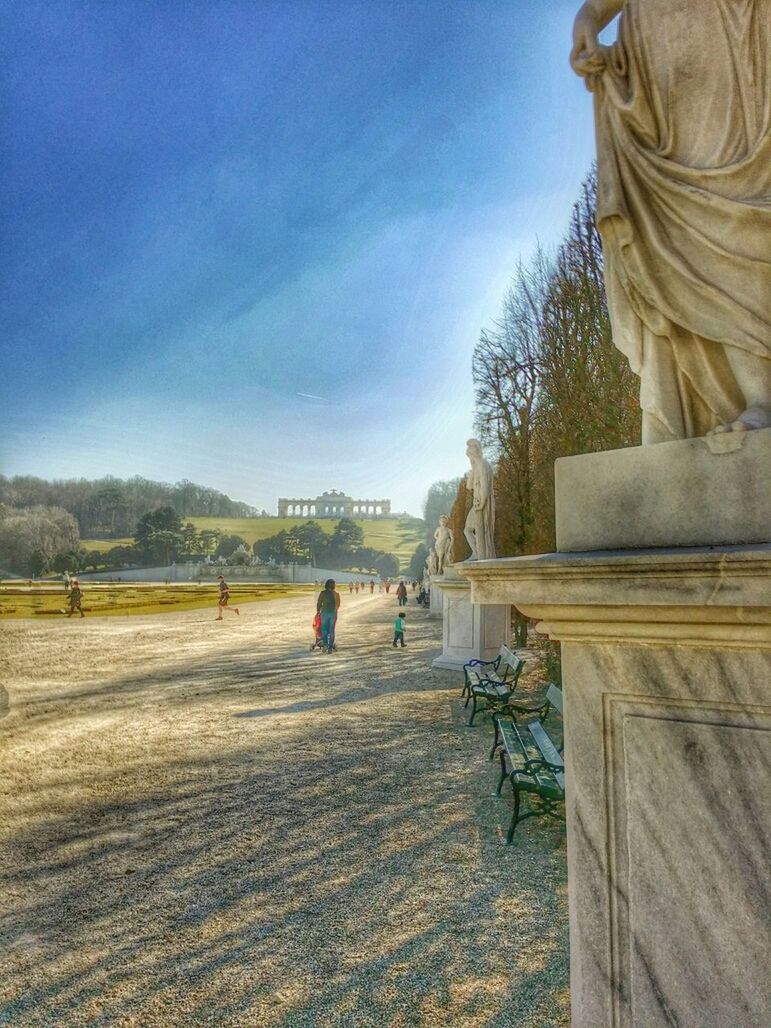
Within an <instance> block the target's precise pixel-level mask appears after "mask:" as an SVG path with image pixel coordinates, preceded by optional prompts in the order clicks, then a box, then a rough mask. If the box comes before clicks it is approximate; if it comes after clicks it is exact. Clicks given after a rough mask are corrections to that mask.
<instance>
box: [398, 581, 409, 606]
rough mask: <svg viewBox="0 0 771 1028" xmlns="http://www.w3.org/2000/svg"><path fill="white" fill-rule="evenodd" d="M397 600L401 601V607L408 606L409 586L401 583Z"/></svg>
mask: <svg viewBox="0 0 771 1028" xmlns="http://www.w3.org/2000/svg"><path fill="white" fill-rule="evenodd" d="M396 598H397V599H398V601H399V606H400V607H406V606H407V586H406V585H405V584H404V582H399V584H398V586H397V587H396Z"/></svg>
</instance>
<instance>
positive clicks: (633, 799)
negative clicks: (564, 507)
mask: <svg viewBox="0 0 771 1028" xmlns="http://www.w3.org/2000/svg"><path fill="white" fill-rule="evenodd" d="M770 572H771V547H768V546H755V547H751V546H746V547H741V546H728V547H722V548H719V547H715V548H703V549H697V548H694V549H690V550H688V549H682V550H678V549H671V550H664V549H662V550H629V551H618V552H615V553H590V552H589V553H556V554H548V555H546V556H541V557H521V558H510V559H504V560H497V561H485V562H480V563H476V564H466V565H464V566H463V574H464V575H466V576H467V577H468V578H469V579H470V580H471V582H472V583H473V589H472V598H473V600H474V601H475V603H485V604H487V603H490V604H495V605H500V604H503V603H516V605H517V607H518V608H519V609H520V610H521V611H522V612H523V613H524V614H526V615H528V616H529V617H534V618H537V619H539V620H540V622H541V624H540V625H539V629H540V631H543V632H547V633H548V634H549V635H550V636H551V638H553V639H559V640H561V641H562V669H563V682H564V690H565V734H566V767H567V822H568V891H569V897H570V952H571V958H570V963H571V995H572V1007H573V1021H572V1023H573V1026H574V1028H597V1026H600V1025H602V1026H613V1028H631V1026H639V1028H658V1026H661V1028H664V1026H671V1025H682V1026H693V1028H696V1026H698V1028H705V1026H712V1025H714V1026H718V1025H720V1026H722V1025H731V1026H732V1028H759V1026H761V1025H765V1024H766V1023H767V1017H768V1010H769V1009H771V1005H770V1004H771V995H770V994H769V981H770V980H771V979H769V975H768V966H767V956H768V942H769V938H768V925H769V923H771V909H769V898H768V884H769V876H768V864H769V853H771V831H770V830H769V806H770V805H771V804H770V803H769V777H768V771H769V767H771V708H770V707H769V705H768V694H769V684H770V683H771V632H770V631H769V624H770V623H771V607H770V606H769V604H770V603H771V590H769V573H770Z"/></svg>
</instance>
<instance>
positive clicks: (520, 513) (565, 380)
mask: <svg viewBox="0 0 771 1028" xmlns="http://www.w3.org/2000/svg"><path fill="white" fill-rule="evenodd" d="M596 195H597V180H596V174H595V171H594V170H592V171H591V172H590V173H589V175H588V176H587V178H586V179H585V180H584V182H583V184H582V186H581V191H580V195H579V198H578V200H577V201H576V202H575V204H574V205H573V209H572V212H571V216H570V221H569V224H568V227H567V231H566V233H565V237H564V239H563V240H562V242H561V244H560V245H559V246H558V247H557V248H556V250H555V251H554V252H553V253H551V254H549V253H546V252H545V251H544V250H543V249H540V248H539V249H538V250H537V251H536V252H535V254H534V255H533V257H532V258H531V259H530V260H529V261H528V262H520V264H519V265H518V266H517V267H516V269H515V271H514V275H513V277H512V280H511V283H510V285H509V287H508V289H507V291H506V293H505V295H504V297H503V300H502V303H501V308H500V312H499V315H498V317H497V318H496V320H495V321H494V322H493V324H492V325H491V326H490V327H489V328H485V329H483V330H482V332H481V334H480V337H479V340H478V342H477V344H476V347H475V349H474V353H473V357H472V375H473V382H474V400H475V410H474V414H475V430H476V432H477V433H478V435H479V438H480V439H481V441H482V443H483V444H484V446H485V448H486V450H487V453H488V455H489V456H490V457H491V458H492V459H493V462H494V464H495V469H496V473H495V503H496V524H495V543H496V552H497V553H498V555H499V556H516V555H517V554H527V553H543V552H548V551H551V550H553V549H554V548H555V545H556V541H555V516H554V515H555V511H554V462H555V460H556V459H557V458H558V457H566V456H570V455H571V454H577V453H590V452H593V451H597V450H612V449H617V448H620V447H624V446H635V445H638V444H639V441H640V408H639V400H638V392H639V381H638V379H637V378H636V376H635V375H634V374H633V373H632V371H631V370H630V368H629V365H628V363H627V361H626V358H625V357H624V356H623V355H622V354H621V353H620V351H619V350H617V349H616V347H615V346H614V345H613V340H612V335H611V326H610V318H609V315H608V307H607V301H606V297H605V285H604V281H603V267H602V247H601V244H600V236H599V233H598V231H597V227H596V224H595V207H596ZM450 492H452V493H453V495H452V498H450V496H449V494H450ZM471 499H472V497H471V496H470V494H469V492H468V489H467V488H466V483H465V479H464V478H461V479H455V480H453V481H451V482H436V483H434V485H433V486H432V487H431V489H430V490H429V494H428V497H427V499H426V505H425V514H426V523H427V538H426V545H427V546H430V545H431V543H432V542H433V539H432V534H433V526H434V525H435V524H436V521H437V519H438V515H439V514H441V513H449V515H450V525H451V527H452V529H453V531H454V536H455V554H454V555H455V559H456V560H465V559H466V557H468V555H469V552H470V551H469V547H468V544H467V543H466V540H465V538H464V535H463V526H464V524H465V521H466V516H467V514H468V511H469V509H470V506H471ZM441 506H444V510H440V509H439V508H440V507H441ZM424 560H425V549H424V548H423V547H419V548H418V551H416V553H415V555H414V558H413V562H414V565H415V569H416V570H417V566H418V565H420V566H421V567H422V563H423V561H424Z"/></svg>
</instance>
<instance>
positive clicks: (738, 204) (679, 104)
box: [593, 0, 771, 442]
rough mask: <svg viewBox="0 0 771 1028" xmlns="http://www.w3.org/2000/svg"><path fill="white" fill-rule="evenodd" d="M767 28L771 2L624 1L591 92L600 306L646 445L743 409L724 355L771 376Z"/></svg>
mask: <svg viewBox="0 0 771 1028" xmlns="http://www.w3.org/2000/svg"><path fill="white" fill-rule="evenodd" d="M770 20H771V0H626V3H625V4H624V9H623V12H622V15H621V20H620V25H619V33H618V38H617V40H616V42H615V43H614V44H613V45H612V47H611V48H610V52H609V54H608V59H607V66H606V69H605V71H604V72H603V74H602V75H601V76H598V81H597V83H596V84H595V85H594V87H593V88H594V91H595V117H596V129H597V152H598V198H597V224H598V227H599V230H600V233H601V236H602V241H603V252H604V257H605V278H606V287H607V294H608V308H609V310H610V316H611V323H612V329H613V340H614V342H615V344H616V346H618V348H619V349H620V350H622V351H623V353H625V354H626V356H627V357H628V359H629V362H630V365H631V367H632V369H633V370H634V371H635V372H636V373H637V374H638V375H639V376H640V379H641V387H640V402H641V406H642V409H643V442H659V441H665V440H667V439H682V438H688V437H693V436H701V435H704V434H706V432H707V431H709V430H710V429H712V428H714V427H715V426H716V425H718V424H720V423H723V422H731V421H732V420H733V419H735V418H736V417H737V416H738V414H739V413H740V412H741V411H743V410H744V407H745V402H744V396H743V394H742V392H741V390H740V389H739V387H738V383H737V380H736V378H735V377H734V374H733V371H732V369H731V367H730V364H729V361H728V360H727V358H726V352H725V350H726V349H729V348H731V347H736V348H738V349H739V350H741V351H743V352H744V354H746V355H749V356H752V357H754V358H755V359H756V360H757V361H758V363H757V369H758V372H759V375H760V376H761V377H762V376H763V375H765V376H766V381H768V380H769V379H768V375H769V369H771V365H769V364H768V361H769V359H770V358H771V350H770V348H771V314H770V309H771V264H769V257H770V256H771V243H770V242H769V240H770V239H771V206H770V205H769V196H770V194H771V136H770V135H769V125H770V124H771V117H770V115H771V72H770V70H769V44H770V43H771V26H770V25H769V21H770ZM721 344H722V345H721ZM753 367H754V365H753ZM751 377H752V376H751Z"/></svg>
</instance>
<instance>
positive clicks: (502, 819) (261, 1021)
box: [0, 626, 569, 1028]
mask: <svg viewBox="0 0 771 1028" xmlns="http://www.w3.org/2000/svg"><path fill="white" fill-rule="evenodd" d="M433 631H435V629H433V628H432V629H431V630H430V631H429V629H428V628H427V629H426V634H425V636H424V637H423V638H424V641H423V652H422V653H421V652H420V650H419V647H416V650H415V655H414V657H413V653H412V651H411V652H410V654H409V657H408V660H409V663H407V662H405V663H404V664H402V662H401V661H399V662H398V676H399V677H394V678H393V679H389V677H388V676H387V674H385V673H384V672H382V671H380V670H379V671H378V674H377V677H375V678H371V679H370V680H369V681H366V679H365V678H364V676H363V671H362V657H361V653H362V652H370V653H373V654H378V656H377V658H376V660H377V661H385V664H384V667H385V668H386V669H387V668H388V667H390V666H396V661H395V660H393V659H392V655H390V654H387V655H386V656H383V655H382V654H380V646H379V643H378V644H377V646H370V647H369V650H367V647H362V650H361V651H360V652H359V653H358V655H357V653H356V652H355V651H353V650H352V651H350V658H349V656H348V654H347V653H346V656H345V658H344V659H341V660H340V662H339V663H337V660H336V661H335V663H334V665H333V662H331V661H330V662H328V663H326V665H324V666H325V668H326V669H328V670H327V671H326V672H325V676H324V677H319V678H318V680H314V682H313V683H312V684H309V688H310V689H311V690H312V691H311V695H310V696H309V697H308V696H306V695H305V694H303V698H302V699H298V698H297V689H298V685H297V679H296V677H291V678H290V680H289V681H287V680H286V679H285V676H284V675H283V673H282V671H281V669H279V670H277V671H274V677H273V679H272V681H271V684H270V689H271V692H270V699H271V700H275V701H276V703H277V704H278V705H277V706H276V707H259V708H254V709H249V710H246V711H243V712H241V713H240V714H236V715H235V716H236V717H241V718H244V719H246V718H256V717H265V715H267V714H298V713H304V712H306V711H312V712H313V717H309V718H295V719H294V720H292V719H288V723H287V724H286V725H275V723H274V722H272V721H264V722H262V723H260V724H255V725H254V726H253V729H250V728H249V727H248V723H247V724H245V725H244V728H243V730H241V731H239V733H238V734H237V735H236V736H231V735H228V734H226V733H225V734H219V735H218V734H216V733H214V732H211V733H210V734H207V729H206V728H205V726H204V727H200V728H198V729H197V730H198V732H199V735H197V736H196V739H195V746H194V747H192V748H190V749H189V751H186V752H185V754H184V755H182V756H179V755H178V756H175V757H171V756H169V755H167V754H165V753H164V751H163V748H162V747H153V748H146V749H145V750H144V751H142V759H141V761H139V762H137V763H135V764H131V762H130V761H129V760H128V759H123V761H122V762H121V760H120V759H119V761H118V763H117V764H115V765H104V764H101V765H100V764H90V763H89V761H88V759H87V758H86V759H84V758H83V757H82V756H81V757H80V759H78V753H80V752H81V751H78V750H76V749H73V758H72V772H71V776H72V780H73V782H75V781H77V783H78V784H79V785H80V786H81V792H80V793H78V794H77V797H78V798H74V797H75V795H76V794H75V793H74V792H73V793H72V794H69V795H70V796H71V797H72V798H68V793H67V790H66V788H64V789H63V790H62V792H61V798H59V799H56V800H54V799H52V797H51V796H50V795H47V794H45V793H42V794H38V793H32V794H30V795H29V796H25V803H26V804H27V805H28V808H29V810H30V816H29V818H28V822H27V827H26V828H24V829H22V830H20V831H19V832H17V834H16V835H15V837H14V838H13V840H12V841H11V844H10V845H9V846H8V847H7V848H6V849H5V853H4V856H3V857H2V863H0V895H2V896H3V914H2V917H1V918H0V1024H9V1025H23V1026H25V1028H26V1026H30V1028H32V1026H40V1028H43V1026H45V1028H48V1026H51V1025H62V1026H64V1028H78V1026H81V1025H82V1026H85V1025H88V1026H95V1025H98V1026H102V1025H104V1026H107V1025H110V1026H123V1025H125V1026H129V1025H137V1024H139V1025H142V1026H143V1028H152V1026H163V1028H166V1026H176V1025H180V1026H182V1025H185V1026H191V1025H192V1026H198V1025H201V1026H204V1025H206V1026H209V1025H232V1026H244V1028H246V1026H249V1028H252V1026H259V1028H273V1026H287V1028H306V1026H307V1028H325V1026H329V1028H339V1026H356V1028H368V1026H372V1028H375V1026H378V1028H380V1026H384V1025H388V1026H391V1025H393V1026H399V1028H401V1026H405V1028H406V1026H408V1025H409V1026H412V1025H426V1026H440V1025H441V1026H455V1025H459V1026H465V1025H479V1026H485V1028H512V1026H516V1028H558V1026H566V1025H568V1024H569V1014H568V993H567V917H566V898H565V881H566V870H565V847H564V833H563V830H562V829H561V827H559V826H556V827H555V826H554V825H552V824H550V823H549V822H540V821H539V822H527V823H526V826H523V829H522V831H521V832H520V831H518V835H517V837H516V840H515V844H514V845H513V846H512V847H510V848H508V849H506V848H504V847H503V846H502V845H501V841H502V837H503V831H504V830H505V827H506V824H507V821H508V816H509V807H508V803H507V801H506V800H505V799H496V798H494V796H493V793H494V788H495V781H496V765H494V764H492V763H489V762H488V761H487V760H486V753H487V749H488V745H489V731H488V729H489V726H488V725H487V723H486V722H484V721H483V722H482V724H481V725H480V727H479V729H472V730H468V731H461V730H460V722H461V721H462V719H463V718H464V715H465V712H464V711H463V709H462V705H461V703H460V700H459V698H458V696H457V693H456V694H455V695H452V696H451V695H448V691H447V690H448V689H454V690H457V691H458V692H459V679H457V678H456V677H453V676H448V675H447V674H446V673H441V672H439V673H433V674H432V673H431V672H430V671H429V670H427V668H426V647H430V646H432V645H434V642H433V635H432V634H431V633H432V632H433ZM413 632H414V633H415V635H414V638H415V640H416V641H417V639H418V638H419V637H420V626H416V627H415V628H413ZM339 656H340V658H343V653H342V652H341V653H340V655H339ZM399 656H400V657H401V654H399ZM373 659H375V658H373ZM248 660H249V655H248V654H247V652H245V651H243V652H239V653H237V654H228V655H227V656H225V655H223V656H222V657H221V658H219V659H218V662H217V664H216V666H217V668H219V669H220V672H218V673H221V674H223V675H225V676H226V680H229V679H228V678H227V676H232V677H233V681H234V682H235V681H242V679H243V675H244V673H245V672H246V670H247V668H248ZM278 663H279V664H281V663H282V662H281V661H279V662H278ZM209 666H210V665H209ZM287 666H292V665H291V662H287ZM357 668H358V671H357ZM201 674H202V670H201V664H200V663H198V662H196V661H190V662H188V663H186V664H185V665H184V667H183V668H182V669H180V671H179V674H178V675H173V676H171V677H170V678H169V679H167V680H165V684H166V689H165V690H164V689H160V691H158V690H159V684H158V682H157V681H148V680H147V679H142V678H141V677H126V678H125V679H124V680H122V681H119V682H118V683H116V684H114V685H113V689H114V691H110V690H108V687H107V684H105V686H104V688H103V689H96V690H91V691H88V692H87V693H86V694H84V695H88V696H89V697H90V698H91V702H92V703H93V705H94V709H95V710H97V711H101V710H103V709H104V710H108V709H111V706H110V705H111V704H113V703H117V704H118V705H119V706H120V705H124V706H129V705H131V704H137V703H139V702H140V701H142V700H144V699H145V698H146V694H147V693H150V694H153V695H154V696H155V698H156V699H157V700H158V702H159V703H161V702H162V703H163V705H165V706H168V705H171V708H172V710H176V709H178V707H179V705H181V704H183V703H184V704H189V703H190V702H191V700H190V695H191V693H190V689H195V688H198V686H197V685H195V682H196V680H197V679H198V678H199V676H201ZM357 674H358V675H359V676H360V677H362V680H363V681H364V682H365V683H366V684H365V685H362V686H361V687H356V686H355V685H352V680H353V681H354V682H355V681H356V675H357ZM188 687H189V688H188ZM222 688H223V685H222V682H220V684H219V689H220V690H222ZM245 688H246V690H247V691H248V690H250V689H251V688H252V686H251V685H250V684H249V683H247V685H246V686H245ZM260 688H261V687H260ZM153 690H155V693H153ZM282 697H283V699H282ZM261 698H262V700H263V701H264V699H265V694H264V693H261ZM362 700H367V701H369V702H366V703H362V702H361V701H362ZM357 704H359V705H358V706H357ZM223 723H224V724H225V725H226V726H232V729H231V730H232V731H236V727H235V726H236V722H235V721H234V718H233V716H232V710H230V711H229V712H228V714H227V717H226V719H225V720H224V722H223ZM219 724H220V723H219V722H218V723H217V725H218V726H219ZM217 731H221V729H220V728H219V727H218V728H217ZM86 735H87V733H86ZM71 745H73V746H74V743H73V744H71ZM83 745H85V743H84V744H83ZM117 745H118V742H117V741H116V746H117ZM83 752H85V753H86V754H87V753H88V750H87V749H85V750H84V751H83ZM84 783H86V788H85V791H84V789H83V786H84ZM59 784H60V785H62V786H66V782H64V781H62V782H61V783H59Z"/></svg>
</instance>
